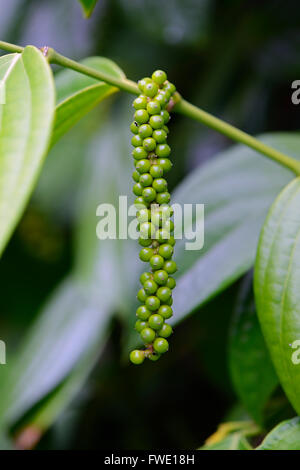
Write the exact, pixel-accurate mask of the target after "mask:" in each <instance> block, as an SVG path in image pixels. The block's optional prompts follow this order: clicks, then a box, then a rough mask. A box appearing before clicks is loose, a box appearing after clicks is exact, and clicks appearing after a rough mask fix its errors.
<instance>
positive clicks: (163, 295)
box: [156, 286, 172, 303]
mask: <svg viewBox="0 0 300 470" xmlns="http://www.w3.org/2000/svg"><path fill="white" fill-rule="evenodd" d="M156 296H157V297H158V298H159V300H160V301H161V302H162V303H165V302H168V300H169V299H170V298H171V296H172V291H171V289H169V288H168V287H166V286H162V287H159V288H158V289H157V292H156Z"/></svg>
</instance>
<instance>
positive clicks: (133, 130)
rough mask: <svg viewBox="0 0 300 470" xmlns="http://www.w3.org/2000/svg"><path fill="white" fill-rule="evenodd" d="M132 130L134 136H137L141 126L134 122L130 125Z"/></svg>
mask: <svg viewBox="0 0 300 470" xmlns="http://www.w3.org/2000/svg"><path fill="white" fill-rule="evenodd" d="M130 130H131V132H132V133H133V134H137V133H138V132H139V125H138V123H137V122H136V121H133V122H132V123H131V124H130Z"/></svg>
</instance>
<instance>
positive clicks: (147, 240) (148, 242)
mask: <svg viewBox="0 0 300 470" xmlns="http://www.w3.org/2000/svg"><path fill="white" fill-rule="evenodd" d="M138 241H139V244H140V245H141V246H143V247H146V246H150V245H152V240H151V238H142V237H140V238H139V240H138Z"/></svg>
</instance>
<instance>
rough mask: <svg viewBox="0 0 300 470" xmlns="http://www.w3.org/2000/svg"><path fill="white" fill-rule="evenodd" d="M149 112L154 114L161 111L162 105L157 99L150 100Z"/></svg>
mask: <svg viewBox="0 0 300 470" xmlns="http://www.w3.org/2000/svg"><path fill="white" fill-rule="evenodd" d="M147 112H148V114H150V115H151V116H152V115H153V114H160V113H161V105H160V104H159V102H158V101H156V100H153V101H149V103H148V104H147Z"/></svg>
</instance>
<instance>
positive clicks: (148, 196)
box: [142, 188, 156, 202]
mask: <svg viewBox="0 0 300 470" xmlns="http://www.w3.org/2000/svg"><path fill="white" fill-rule="evenodd" d="M142 196H143V198H144V199H145V201H147V202H152V201H154V199H155V198H156V191H155V189H153V188H145V189H144V190H143V192H142Z"/></svg>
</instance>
